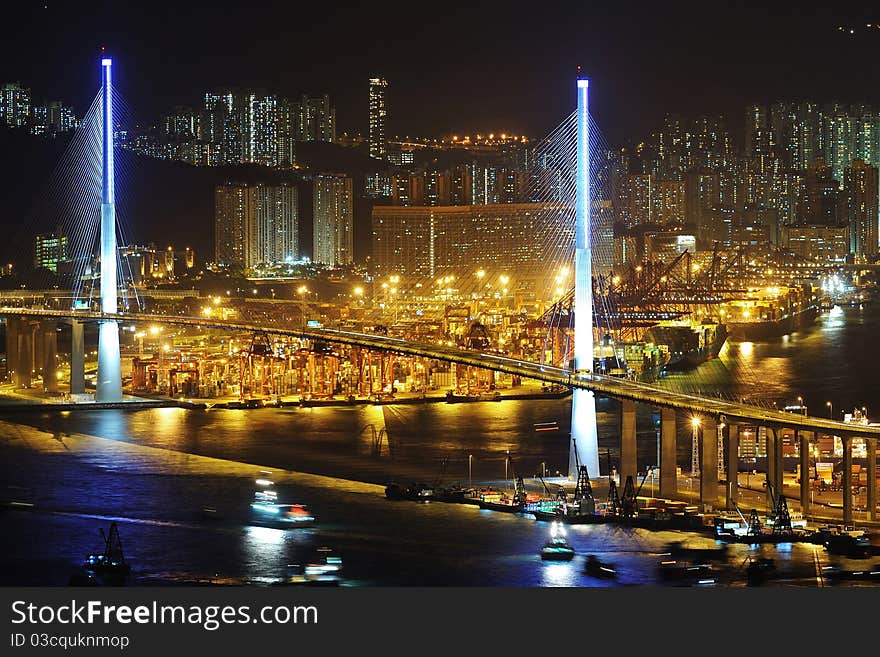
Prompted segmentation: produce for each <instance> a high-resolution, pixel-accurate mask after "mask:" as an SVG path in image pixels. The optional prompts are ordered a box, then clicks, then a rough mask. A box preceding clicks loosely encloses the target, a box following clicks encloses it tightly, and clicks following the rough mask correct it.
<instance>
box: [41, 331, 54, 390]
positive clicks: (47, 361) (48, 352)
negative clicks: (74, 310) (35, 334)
mask: <svg viewBox="0 0 880 657" xmlns="http://www.w3.org/2000/svg"><path fill="white" fill-rule="evenodd" d="M40 338H41V342H42V347H43V348H42V355H43V360H42V365H43V389H44V390H45V391H46V392H53V393H54V392H58V376H57V374H56V372H57V371H58V323H57V322H54V321H43V322H40Z"/></svg>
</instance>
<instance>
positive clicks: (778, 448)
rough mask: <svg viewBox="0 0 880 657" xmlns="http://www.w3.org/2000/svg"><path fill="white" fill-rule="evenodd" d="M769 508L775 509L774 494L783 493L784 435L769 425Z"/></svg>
mask: <svg viewBox="0 0 880 657" xmlns="http://www.w3.org/2000/svg"><path fill="white" fill-rule="evenodd" d="M766 430H767V508H768V509H773V508H774V504H773V496H774V495H780V494H781V493H782V435H781V433H780V432H779V431H777V430H776V429H774V428H771V427H767V428H766Z"/></svg>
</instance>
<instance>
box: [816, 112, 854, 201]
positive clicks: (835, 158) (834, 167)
mask: <svg viewBox="0 0 880 657" xmlns="http://www.w3.org/2000/svg"><path fill="white" fill-rule="evenodd" d="M855 126H856V119H854V118H853V117H851V116H848V115H847V114H846V112H844V111H838V112H835V113H833V114H829V115H827V116H826V117H825V126H824V135H825V136H824V143H825V164H827V165H828V166H829V167H830V168H831V177H832V178H833V179H834V180H835V181H836V182H837V185H838V187H840V186H842V184H843V170H844V168H846V166H847V165H848V164H849V163H850V162H852V160H853V152H854V151H855V133H856V130H855Z"/></svg>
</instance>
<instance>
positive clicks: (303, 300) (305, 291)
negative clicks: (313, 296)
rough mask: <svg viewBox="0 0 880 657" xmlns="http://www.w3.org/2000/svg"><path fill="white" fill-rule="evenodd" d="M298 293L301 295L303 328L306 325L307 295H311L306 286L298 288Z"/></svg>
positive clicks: (300, 304) (300, 307) (300, 306)
mask: <svg viewBox="0 0 880 657" xmlns="http://www.w3.org/2000/svg"><path fill="white" fill-rule="evenodd" d="M296 293H297V294H298V295H299V312H300V315H301V317H302V324H303V326H305V325H306V298H305V297H306V294H308V293H309V288H307V287H306V286H305V285H300V286H299V287H298V288H296Z"/></svg>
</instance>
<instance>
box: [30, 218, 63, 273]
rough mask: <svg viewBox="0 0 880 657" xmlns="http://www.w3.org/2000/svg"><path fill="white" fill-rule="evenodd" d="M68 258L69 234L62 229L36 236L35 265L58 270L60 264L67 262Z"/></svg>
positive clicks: (54, 270)
mask: <svg viewBox="0 0 880 657" xmlns="http://www.w3.org/2000/svg"><path fill="white" fill-rule="evenodd" d="M67 258H68V255H67V235H64V234H63V233H62V232H61V230H60V229H59V230H58V231H56V232H54V233H44V234H42V235H37V236H36V237H35V238H34V267H36V268H39V267H45V268H46V269H49V270H51V271H53V272H57V271H58V265H59V264H61V263H64V262H67Z"/></svg>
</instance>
